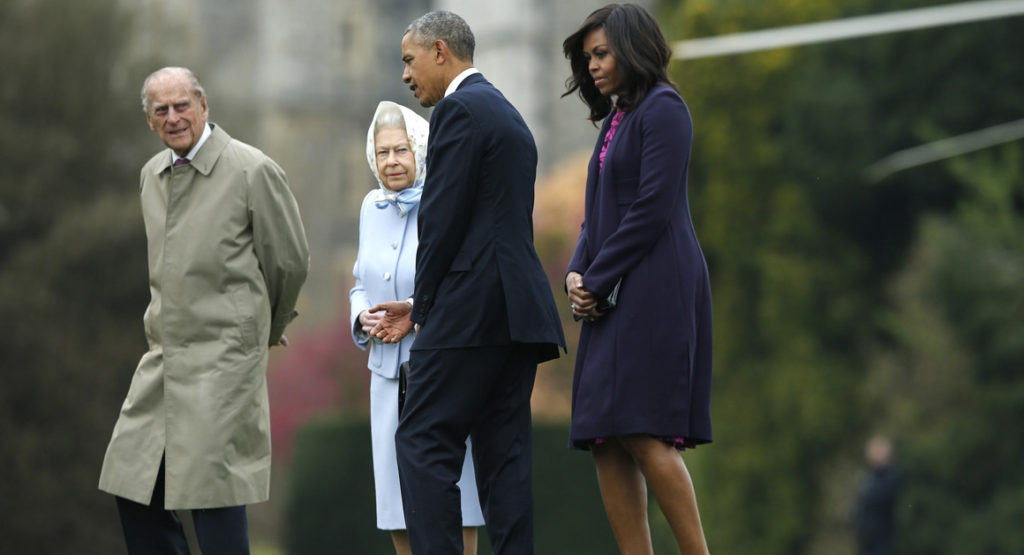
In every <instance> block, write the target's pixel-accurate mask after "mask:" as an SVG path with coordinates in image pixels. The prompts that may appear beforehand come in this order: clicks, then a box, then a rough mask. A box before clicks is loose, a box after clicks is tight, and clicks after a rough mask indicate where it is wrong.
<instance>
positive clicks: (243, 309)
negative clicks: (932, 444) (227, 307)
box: [229, 284, 257, 350]
mask: <svg viewBox="0 0 1024 555" xmlns="http://www.w3.org/2000/svg"><path fill="white" fill-rule="evenodd" d="M229 291H230V296H231V304H233V305H234V307H235V326H236V327H237V329H238V336H239V341H240V343H241V345H242V348H244V349H246V350H249V349H255V348H256V347H257V345H256V335H257V334H256V315H255V313H254V311H253V307H252V300H253V297H252V295H250V294H249V288H248V287H247V286H246V285H245V284H239V285H232V286H231V288H230V289H229Z"/></svg>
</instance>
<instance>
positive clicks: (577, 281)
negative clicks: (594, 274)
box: [565, 272, 604, 322]
mask: <svg viewBox="0 0 1024 555" xmlns="http://www.w3.org/2000/svg"><path fill="white" fill-rule="evenodd" d="M565 289H566V291H567V292H568V294H569V308H571V309H572V314H573V316H575V317H577V318H581V319H583V321H585V322H594V321H596V320H597V319H598V318H600V317H602V316H604V313H603V312H598V310H597V295H595V294H594V293H593V292H592V291H588V290H587V289H586V288H585V287H583V276H582V275H580V273H579V272H569V274H568V275H567V276H565Z"/></svg>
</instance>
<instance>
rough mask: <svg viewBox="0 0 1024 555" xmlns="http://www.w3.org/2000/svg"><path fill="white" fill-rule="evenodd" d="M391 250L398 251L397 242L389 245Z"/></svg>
mask: <svg viewBox="0 0 1024 555" xmlns="http://www.w3.org/2000/svg"><path fill="white" fill-rule="evenodd" d="M391 248H393V249H395V250H398V241H395V242H394V243H391Z"/></svg>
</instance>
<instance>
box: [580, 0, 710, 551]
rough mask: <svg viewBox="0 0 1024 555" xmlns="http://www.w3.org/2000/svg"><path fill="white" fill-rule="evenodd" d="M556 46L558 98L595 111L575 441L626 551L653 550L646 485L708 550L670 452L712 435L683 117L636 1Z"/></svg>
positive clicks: (700, 270) (705, 320)
mask: <svg viewBox="0 0 1024 555" xmlns="http://www.w3.org/2000/svg"><path fill="white" fill-rule="evenodd" d="M563 51H564V53H565V56H566V58H568V59H569V62H570V66H571V68H572V76H571V77H570V78H569V80H568V81H567V86H568V90H567V91H566V92H565V94H566V95H568V94H571V93H573V92H578V94H579V96H580V97H581V98H582V99H583V101H584V102H585V103H586V105H587V107H588V108H589V109H590V120H591V121H592V122H595V123H596V122H598V121H602V120H604V123H603V124H602V127H601V132H600V135H599V136H598V140H597V144H596V145H595V146H594V151H593V156H592V157H591V160H590V166H589V172H588V176H587V188H586V203H585V208H584V221H583V228H582V231H581V232H580V237H579V241H578V243H577V245H576V251H575V253H574V255H573V257H572V260H571V261H570V263H569V268H568V272H567V274H566V278H565V287H566V291H567V293H568V297H569V304H570V308H571V309H572V311H573V315H574V316H575V317H577V318H579V319H582V320H583V327H582V331H581V333H580V343H579V349H578V351H577V354H576V371H575V376H574V380H573V389H572V424H571V430H570V446H571V447H574V448H576V449H584V450H590V451H591V453H592V454H593V458H594V463H595V465H596V467H597V477H598V484H599V486H600V489H601V496H602V498H603V500H604V506H605V511H606V513H607V515H608V520H609V522H610V523H611V527H612V531H613V532H614V534H615V539H616V541H617V542H618V544H619V549H620V550H621V551H622V553H650V552H651V549H652V547H651V535H650V527H649V524H648V518H647V485H648V484H649V485H650V487H651V490H652V492H653V493H654V495H655V496H656V497H657V500H658V505H659V506H660V507H661V510H662V513H664V515H665V518H666V519H667V520H668V523H669V524H670V525H671V528H672V532H673V533H674V535H675V538H676V542H677V543H678V545H679V549H680V551H681V552H682V553H685V554H688V555H689V554H697V553H707V551H708V549H707V544H706V541H705V539H704V532H703V529H702V527H701V522H700V516H699V514H698V510H697V500H696V496H695V494H694V490H693V484H692V482H691V480H690V475H689V472H688V471H687V469H686V465H685V464H684V463H683V459H682V457H681V456H680V453H679V451H681V450H683V449H686V448H692V447H695V446H697V445H699V444H702V443H707V442H710V441H711V415H710V407H711V288H710V284H709V280H708V270H707V266H706V264H705V262H704V255H703V254H702V252H701V248H700V245H699V244H698V242H697V236H696V234H695V233H694V229H693V224H692V222H691V220H690V209H689V202H688V200H687V190H686V181H687V170H688V167H689V163H690V146H691V143H692V139H693V128H692V124H691V120H690V113H689V111H688V109H687V107H686V104H685V103H684V102H683V99H682V98H681V97H680V96H679V93H678V92H676V89H675V88H674V86H673V85H672V84H671V83H670V82H669V80H668V76H667V74H666V69H667V66H668V63H669V58H670V54H671V52H670V50H669V47H668V44H667V43H666V41H665V38H664V36H662V34H661V30H660V29H659V28H658V24H657V22H655V20H654V18H653V17H652V16H651V15H650V14H649V13H648V12H647V11H646V10H645V9H644V8H642V7H640V6H637V5H635V4H625V5H618V4H609V5H607V6H605V7H603V8H600V9H598V10H596V11H595V12H593V13H591V14H590V15H589V16H588V17H587V18H586V20H585V21H584V22H583V24H582V25H581V26H580V28H579V29H578V30H577V31H576V32H574V33H573V34H572V35H570V36H569V37H568V38H567V39H565V41H564V43H563ZM563 96H564V95H563Z"/></svg>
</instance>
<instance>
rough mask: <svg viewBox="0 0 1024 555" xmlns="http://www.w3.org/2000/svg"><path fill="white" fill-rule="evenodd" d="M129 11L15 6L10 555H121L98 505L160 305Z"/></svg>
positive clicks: (6, 194) (5, 540) (8, 372)
mask: <svg viewBox="0 0 1024 555" xmlns="http://www.w3.org/2000/svg"><path fill="white" fill-rule="evenodd" d="M117 4H118V2H115V1H113V0H96V1H90V2H62V1H58V0H33V1H25V0H13V1H9V2H2V3H0V67H2V68H3V77H2V78H0V105H2V106H3V107H2V108H0V321H2V322H4V324H3V333H0V368H3V370H4V383H3V386H2V387H0V438H3V439H2V442H3V452H2V453H3V454H2V455H0V474H2V475H3V476H4V479H3V480H0V499H2V501H0V505H2V506H3V511H2V512H0V552H3V553H67V552H69V549H71V548H70V547H69V546H78V547H81V549H79V548H78V547H76V548H75V549H74V551H75V552H79V553H116V552H118V550H123V547H120V546H121V545H122V544H123V540H122V539H121V538H120V531H119V530H118V529H117V528H116V526H112V525H113V524H114V523H116V522H117V520H116V519H117V516H116V511H115V509H114V505H113V503H112V502H111V500H110V499H109V497H105V496H100V495H97V494H96V483H97V480H98V474H97V473H98V472H99V466H100V463H101V461H102V457H103V451H104V449H105V446H106V442H107V440H108V439H109V438H110V430H111V425H112V423H113V419H114V418H115V417H116V414H117V412H116V411H117V409H118V407H119V406H120V402H121V400H122V399H123V398H124V392H125V387H126V385H127V382H128V380H129V379H130V376H131V373H132V371H133V369H134V366H135V363H136V362H137V361H138V357H139V355H140V353H141V352H142V351H143V350H144V349H145V339H144V337H143V334H142V328H141V326H140V325H139V324H140V317H141V315H142V311H143V310H144V309H145V306H146V303H147V302H148V298H149V292H148V288H147V285H146V282H147V279H146V258H145V232H144V230H143V228H142V219H141V216H140V213H139V208H138V197H137V194H138V193H137V191H138V189H137V185H136V184H137V183H138V169H139V164H140V160H144V156H145V155H144V154H143V153H142V152H140V150H139V147H140V143H143V144H145V145H146V146H145V147H144V148H145V149H146V150H150V149H152V146H150V145H148V143H145V142H144V141H140V139H142V138H143V134H145V133H148V130H147V128H146V127H145V123H144V120H142V118H141V114H140V113H139V111H140V107H139V105H138V104H136V103H134V102H126V101H125V100H124V99H133V98H137V97H138V90H137V86H138V85H137V84H135V83H131V84H128V83H125V82H124V80H123V78H122V77H121V76H120V75H119V74H117V73H116V72H115V71H114V70H113V68H115V67H121V68H122V69H123V68H124V66H119V64H118V62H119V61H121V60H122V58H123V55H124V47H125V44H126V40H127V37H128V31H129V29H130V28H131V25H130V23H131V20H130V18H129V17H128V15H127V14H125V13H124V12H122V11H120V10H119V9H118V8H117Z"/></svg>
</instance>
